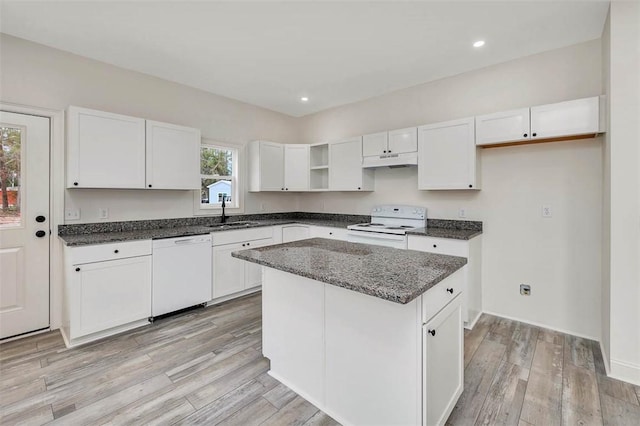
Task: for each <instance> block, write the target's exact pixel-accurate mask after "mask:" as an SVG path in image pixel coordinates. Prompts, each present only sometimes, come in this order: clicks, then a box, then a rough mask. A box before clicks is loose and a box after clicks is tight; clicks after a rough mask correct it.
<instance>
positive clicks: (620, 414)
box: [0, 294, 640, 426]
mask: <svg viewBox="0 0 640 426" xmlns="http://www.w3.org/2000/svg"><path fill="white" fill-rule="evenodd" d="M260 302H261V299H260V295H259V294H257V295H253V296H249V297H245V298H242V299H239V300H235V301H232V302H229V303H226V304H224V305H221V306H218V307H210V308H207V309H201V310H197V311H192V312H190V313H187V314H183V315H181V316H178V317H174V318H170V319H165V320H161V321H158V322H156V323H154V324H153V325H150V326H148V327H145V328H143V329H139V330H136V331H132V332H128V333H124V334H122V335H119V336H115V337H112V338H109V339H106V340H102V341H100V342H97V343H93V344H89V345H86V346H82V347H79V348H76V349H66V348H65V347H64V344H63V342H62V338H61V337H60V335H59V333H58V332H51V333H46V334H41V335H38V336H33V337H29V338H25V339H22V340H19V341H14V342H8V343H4V344H2V345H0V415H1V417H0V424H2V425H5V424H6V425H13V424H18V423H20V424H45V423H49V422H51V423H53V424H64V425H84V424H91V425H97V424H136V425H143V424H144V425H147V424H207V425H213V424H228V425H229V424H235V425H257V424H266V425H292V424H296V425H334V424H336V423H335V421H333V419H331V418H330V417H328V416H327V415H326V414H324V413H322V412H321V411H319V410H318V409H317V408H316V407H314V406H313V405H311V404H310V403H308V402H306V401H305V400H304V399H302V398H301V397H299V396H297V395H296V394H295V393H293V392H292V391H290V390H289V389H287V388H286V387H285V386H283V385H281V384H279V383H278V382H277V381H275V380H274V379H272V378H271V377H270V376H268V375H267V374H266V371H267V370H268V367H269V362H268V361H267V360H266V359H265V358H263V357H262V356H261V320H260V316H261V311H260ZM465 365H466V369H465V392H464V393H463V395H462V397H461V398H460V401H459V403H458V405H457V407H456V409H455V410H454V412H453V413H452V415H451V417H450V419H449V423H450V424H454V425H473V424H512V425H520V426H527V425H529V424H537V425H545V426H546V425H553V424H602V423H604V424H612V425H624V424H633V425H638V424H640V402H639V398H640V389H639V388H637V387H633V386H632V385H629V384H625V383H622V382H619V381H615V380H612V379H608V378H607V377H606V376H604V370H603V365H602V360H601V358H600V352H599V350H598V348H597V344H596V343H595V342H591V341H587V340H584V339H579V338H575V337H571V336H566V335H562V334H560V333H555V332H552V331H549V330H543V329H539V328H536V327H532V326H528V325H525V324H522V323H517V322H514V321H508V320H504V319H499V318H495V317H491V316H487V315H485V316H483V317H482V318H481V320H480V321H479V322H478V324H477V325H476V327H475V328H474V330H473V331H471V332H468V333H466V335H465Z"/></svg>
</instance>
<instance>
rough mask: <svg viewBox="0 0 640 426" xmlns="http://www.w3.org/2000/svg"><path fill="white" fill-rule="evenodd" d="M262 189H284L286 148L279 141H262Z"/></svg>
mask: <svg viewBox="0 0 640 426" xmlns="http://www.w3.org/2000/svg"><path fill="white" fill-rule="evenodd" d="M260 190H261V191H284V148H283V146H282V145H281V144H279V143H274V142H263V141H261V142H260Z"/></svg>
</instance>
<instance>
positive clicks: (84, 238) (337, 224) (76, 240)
mask: <svg viewBox="0 0 640 426" xmlns="http://www.w3.org/2000/svg"><path fill="white" fill-rule="evenodd" d="M232 223H233V222H228V224H226V225H223V224H215V225H190V226H169V227H163V228H154V229H139V230H131V231H107V232H89V233H82V234H65V235H59V237H60V238H61V239H62V241H64V243H65V245H67V246H84V245H91V244H104V243H115V242H120V241H134V240H157V239H162V238H174V237H185V236H190V235H203V234H209V233H211V232H221V231H232V230H239V229H251V228H260V227H264V226H276V225H289V224H295V223H300V224H304V225H315V226H329V227H334V228H346V227H347V226H349V225H352V224H353V222H349V221H341V220H322V219H295V220H294V219H275V220H261V221H250V223H248V224H246V225H239V226H233V225H229V224H232Z"/></svg>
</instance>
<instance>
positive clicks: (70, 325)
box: [62, 241, 152, 346]
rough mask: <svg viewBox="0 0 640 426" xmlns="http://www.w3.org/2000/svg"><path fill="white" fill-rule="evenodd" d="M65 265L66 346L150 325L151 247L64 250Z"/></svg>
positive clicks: (147, 244)
mask: <svg viewBox="0 0 640 426" xmlns="http://www.w3.org/2000/svg"><path fill="white" fill-rule="evenodd" d="M124 256H130V257H124ZM65 263H66V266H65V273H66V279H65V298H64V309H63V317H64V318H63V326H62V332H63V336H64V338H65V342H66V343H67V346H75V345H78V344H81V343H86V342H90V341H92V340H96V339H99V338H102V337H105V336H109V335H112V334H116V333H119V332H121V331H124V330H128V329H131V328H134V327H139V326H141V325H145V324H147V323H148V321H147V320H148V318H149V317H150V316H151V268H152V266H151V241H136V242H127V243H115V244H102V245H98V246H86V247H65Z"/></svg>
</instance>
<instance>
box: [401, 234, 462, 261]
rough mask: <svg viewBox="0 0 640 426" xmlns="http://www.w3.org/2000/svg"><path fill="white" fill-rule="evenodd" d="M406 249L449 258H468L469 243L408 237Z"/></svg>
mask: <svg viewBox="0 0 640 426" xmlns="http://www.w3.org/2000/svg"><path fill="white" fill-rule="evenodd" d="M408 248H409V250H417V251H426V252H429V253H438V254H447V255H449V256H460V257H469V242H468V241H464V240H452V239H449V238H434V237H415V236H413V235H409V238H408Z"/></svg>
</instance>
